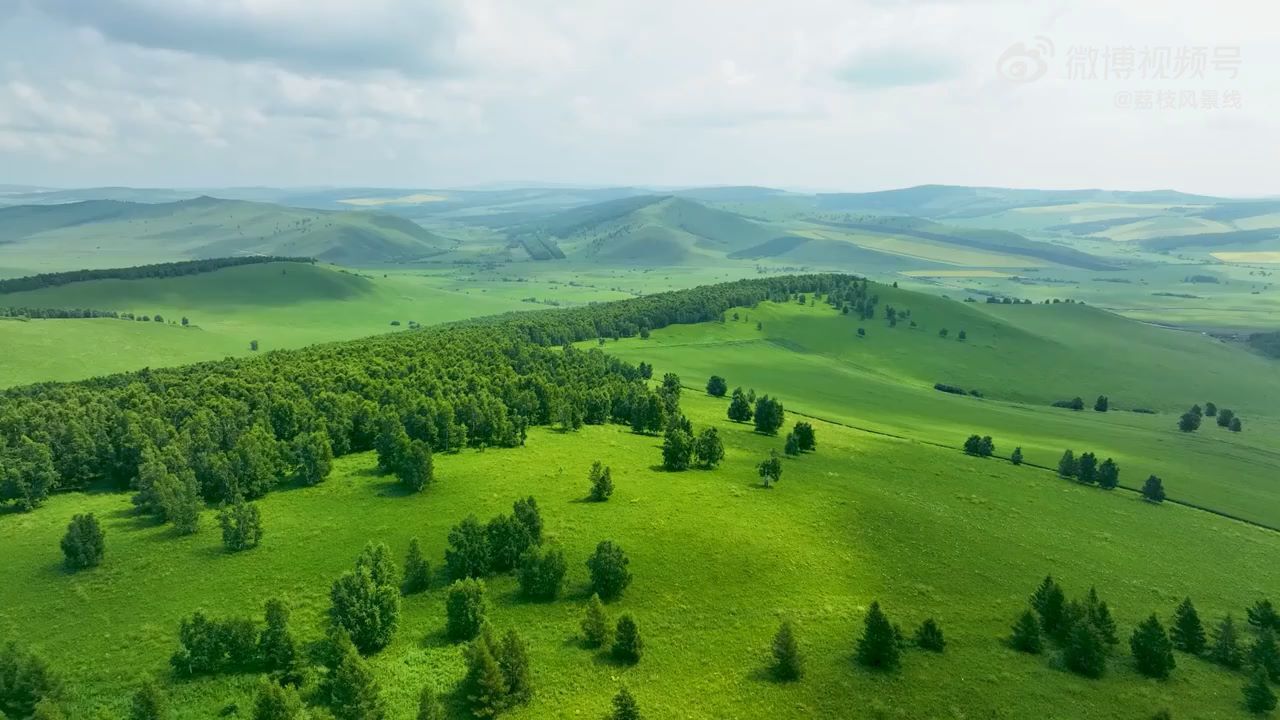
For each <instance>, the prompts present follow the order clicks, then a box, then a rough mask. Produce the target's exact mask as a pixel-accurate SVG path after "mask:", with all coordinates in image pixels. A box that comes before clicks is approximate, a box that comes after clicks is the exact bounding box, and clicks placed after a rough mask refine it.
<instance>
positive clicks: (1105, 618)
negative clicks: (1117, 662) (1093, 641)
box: [1085, 587, 1120, 645]
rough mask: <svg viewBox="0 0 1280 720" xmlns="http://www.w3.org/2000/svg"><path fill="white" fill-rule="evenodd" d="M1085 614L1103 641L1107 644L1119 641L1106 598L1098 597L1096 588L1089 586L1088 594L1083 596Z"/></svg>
mask: <svg viewBox="0 0 1280 720" xmlns="http://www.w3.org/2000/svg"><path fill="white" fill-rule="evenodd" d="M1085 614H1086V617H1087V619H1088V621H1089V622H1090V623H1092V624H1093V627H1094V629H1096V630H1097V631H1098V635H1099V636H1101V637H1102V640H1103V642H1105V643H1107V644H1108V645H1118V644H1119V643H1120V637H1119V636H1118V635H1117V633H1116V621H1115V619H1114V618H1112V617H1111V608H1109V607H1108V606H1107V601H1106V600H1102V599H1099V598H1098V591H1097V589H1096V588H1092V587H1090V588H1089V594H1088V596H1087V597H1086V598H1085Z"/></svg>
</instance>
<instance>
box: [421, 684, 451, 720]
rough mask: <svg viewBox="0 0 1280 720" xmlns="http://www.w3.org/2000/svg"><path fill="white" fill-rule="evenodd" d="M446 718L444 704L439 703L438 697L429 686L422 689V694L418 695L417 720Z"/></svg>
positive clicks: (440, 719)
mask: <svg viewBox="0 0 1280 720" xmlns="http://www.w3.org/2000/svg"><path fill="white" fill-rule="evenodd" d="M446 717H447V716H446V714H445V710H444V703H442V702H440V696H439V695H437V694H436V691H435V690H433V689H432V688H431V686H430V685H427V686H425V687H423V688H422V692H421V693H419V694H418V716H417V720H445V718H446Z"/></svg>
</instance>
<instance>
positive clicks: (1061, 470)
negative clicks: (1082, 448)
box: [1058, 450, 1078, 478]
mask: <svg viewBox="0 0 1280 720" xmlns="http://www.w3.org/2000/svg"><path fill="white" fill-rule="evenodd" d="M1077 471H1078V465H1077V464H1076V455H1075V453H1073V452H1071V451H1070V450H1067V451H1066V452H1064V453H1062V459H1061V460H1059V461H1058V474H1059V475H1061V476H1062V477H1064V478H1069V477H1075V476H1076V472H1077Z"/></svg>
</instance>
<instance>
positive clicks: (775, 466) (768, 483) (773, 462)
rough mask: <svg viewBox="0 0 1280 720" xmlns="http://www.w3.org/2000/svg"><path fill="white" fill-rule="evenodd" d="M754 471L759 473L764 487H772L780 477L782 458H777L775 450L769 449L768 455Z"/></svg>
mask: <svg viewBox="0 0 1280 720" xmlns="http://www.w3.org/2000/svg"><path fill="white" fill-rule="evenodd" d="M756 472H757V473H759V475H760V480H761V482H763V483H764V486H765V487H773V486H774V485H775V484H777V482H778V481H779V480H781V479H782V460H780V459H779V458H778V453H777V451H772V450H771V451H770V452H769V457H768V458H765V460H763V461H762V462H761V463H760V464H759V465H757V466H756Z"/></svg>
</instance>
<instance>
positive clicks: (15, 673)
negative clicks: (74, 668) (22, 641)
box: [0, 642, 62, 720]
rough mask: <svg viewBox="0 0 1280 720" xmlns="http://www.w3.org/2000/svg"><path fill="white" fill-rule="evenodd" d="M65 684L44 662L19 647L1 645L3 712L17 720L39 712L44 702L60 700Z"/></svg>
mask: <svg viewBox="0 0 1280 720" xmlns="http://www.w3.org/2000/svg"><path fill="white" fill-rule="evenodd" d="M61 690H62V684H61V682H60V681H59V680H58V678H57V676H55V675H54V674H53V672H52V671H51V670H50V669H49V666H48V665H47V664H45V662H44V660H43V659H41V658H40V656H39V655H36V654H35V653H33V652H30V651H28V650H25V649H22V648H19V647H18V645H17V644H16V643H13V642H8V643H6V644H4V645H0V712H4V713H8V714H9V716H10V717H11V718H14V720H20V719H22V718H26V717H28V716H29V715H31V714H32V713H34V712H35V708H36V705H38V704H39V703H40V702H41V701H42V700H46V699H49V700H53V699H56V698H57V697H58V696H59V695H60V694H61Z"/></svg>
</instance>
